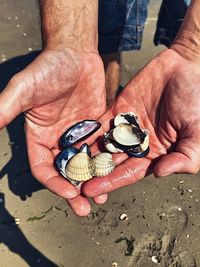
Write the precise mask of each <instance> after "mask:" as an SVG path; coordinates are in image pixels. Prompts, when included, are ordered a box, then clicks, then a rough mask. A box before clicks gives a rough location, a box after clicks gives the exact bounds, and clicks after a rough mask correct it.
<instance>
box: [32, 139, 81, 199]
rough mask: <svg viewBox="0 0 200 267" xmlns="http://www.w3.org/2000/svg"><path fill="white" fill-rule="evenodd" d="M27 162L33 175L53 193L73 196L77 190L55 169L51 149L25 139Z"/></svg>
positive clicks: (68, 196)
mask: <svg viewBox="0 0 200 267" xmlns="http://www.w3.org/2000/svg"><path fill="white" fill-rule="evenodd" d="M27 143H28V155H29V162H30V167H31V171H32V174H33V176H34V177H35V178H36V179H37V180H38V181H40V182H41V183H42V184H43V185H44V186H45V187H47V188H48V189H49V190H50V191H52V192H53V193H55V194H57V195H59V196H61V197H63V198H74V197H76V196H77V194H78V192H77V190H76V188H75V187H74V186H73V185H72V184H71V183H69V182H68V181H67V180H66V179H64V178H63V177H61V176H60V175H59V174H58V172H57V170H56V169H55V167H54V165H53V162H54V157H53V153H52V152H51V150H49V149H48V148H46V147H44V146H42V145H39V144H35V143H33V142H31V141H30V140H28V139H27Z"/></svg>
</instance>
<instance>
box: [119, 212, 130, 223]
mask: <svg viewBox="0 0 200 267" xmlns="http://www.w3.org/2000/svg"><path fill="white" fill-rule="evenodd" d="M119 219H120V221H127V220H128V215H127V214H126V213H122V214H121V215H120V216H119Z"/></svg>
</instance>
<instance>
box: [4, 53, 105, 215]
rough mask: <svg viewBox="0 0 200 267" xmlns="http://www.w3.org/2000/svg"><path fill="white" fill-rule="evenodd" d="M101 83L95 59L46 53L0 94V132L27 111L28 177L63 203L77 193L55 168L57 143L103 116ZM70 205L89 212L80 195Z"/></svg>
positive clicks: (94, 56)
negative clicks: (80, 125) (75, 126)
mask: <svg viewBox="0 0 200 267" xmlns="http://www.w3.org/2000/svg"><path fill="white" fill-rule="evenodd" d="M104 83H105V78H104V69H103V64H102V61H101V59H100V57H99V56H98V54H96V53H94V52H91V53H81V52H75V51H73V50H66V49H62V50H61V49H59V50H58V49H45V50H44V51H43V52H42V53H41V54H40V55H39V56H38V57H37V58H36V59H35V60H34V61H33V62H32V63H31V64H30V65H29V66H28V67H27V68H25V69H24V70H23V71H21V72H20V73H18V74H16V75H15V76H14V77H13V78H12V79H11V80H10V82H9V83H8V85H7V87H6V88H5V90H4V91H3V92H2V93H1V95H0V129H1V128H3V127H4V126H6V125H7V124H8V123H10V122H11V121H12V120H13V119H14V118H15V117H16V116H17V115H18V114H19V113H21V112H25V132H26V140H27V147H28V154H29V161H30V166H31V171H32V174H33V175H34V176H35V177H36V178H37V179H38V180H39V181H40V182H41V183H42V184H43V185H44V186H46V187H47V188H48V189H49V190H51V191H52V192H54V193H56V194H58V195H60V196H62V197H64V198H66V199H69V198H70V199H71V198H74V197H76V196H77V195H78V194H79V193H78V190H77V189H76V188H75V187H74V186H73V185H72V184H70V183H69V182H68V181H66V179H64V178H63V177H61V176H60V175H59V174H58V172H57V171H56V169H55V168H54V166H53V161H54V158H55V156H56V154H57V153H58V152H59V149H58V139H59V138H60V136H61V134H62V133H63V132H64V131H65V130H66V129H67V128H68V127H69V126H71V125H72V124H74V123H75V122H77V121H80V120H83V119H97V118H99V117H100V116H101V115H102V114H103V113H104V111H105V90H104ZM99 200H101V197H100V198H99ZM97 202H98V198H97ZM100 202H101V201H100ZM70 205H71V206H72V208H73V209H74V211H75V212H76V213H77V214H79V215H84V214H87V213H88V212H89V209H90V206H89V202H88V201H87V200H86V199H84V198H83V197H82V196H78V197H77V198H75V199H74V200H73V201H71V202H70Z"/></svg>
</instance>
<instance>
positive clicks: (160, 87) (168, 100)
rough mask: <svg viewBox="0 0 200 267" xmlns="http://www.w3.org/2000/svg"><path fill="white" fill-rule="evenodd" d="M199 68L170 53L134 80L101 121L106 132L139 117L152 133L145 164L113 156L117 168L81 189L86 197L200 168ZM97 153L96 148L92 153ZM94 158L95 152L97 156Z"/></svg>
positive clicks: (139, 159)
mask: <svg viewBox="0 0 200 267" xmlns="http://www.w3.org/2000/svg"><path fill="white" fill-rule="evenodd" d="M199 75H200V71H199V68H198V66H195V65H194V64H191V63H190V62H188V61H187V60H185V59H183V58H181V57H180V56H179V55H177V54H176V53H175V52H174V51H173V50H171V49H169V50H167V51H165V52H164V53H162V54H161V55H159V56H158V57H156V58H154V59H153V60H152V61H151V62H150V63H149V64H148V65H147V66H145V67H144V69H143V70H142V71H140V73H138V74H137V75H136V77H135V78H133V79H132V80H131V81H130V82H129V83H128V85H127V86H126V88H125V90H124V91H123V92H122V93H121V95H120V96H119V97H118V99H117V100H116V101H115V103H114V105H113V106H112V108H111V110H109V111H108V112H107V113H106V114H105V115H104V116H103V117H102V118H101V121H102V123H103V128H104V131H108V130H109V121H110V120H111V119H112V118H113V117H114V116H115V115H116V114H118V113H119V112H127V111H133V112H135V113H136V114H138V116H139V118H140V122H141V126H142V128H147V129H148V130H149V131H150V153H149V155H148V156H147V157H145V158H128V157H127V155H125V154H116V155H114V159H115V161H116V163H117V164H119V166H118V167H117V168H116V170H115V171H114V172H113V173H112V174H110V175H108V176H107V177H105V178H100V179H99V178H95V179H94V180H91V181H89V182H88V183H86V184H85V185H84V192H85V194H86V195H88V196H96V195H98V194H103V193H106V192H110V191H112V190H114V189H116V188H119V187H121V186H125V185H128V184H131V183H134V182H136V181H138V180H139V179H141V178H142V177H144V176H145V175H147V174H149V173H150V172H152V171H153V172H154V173H155V174H156V175H158V176H164V175H167V174H170V173H174V172H190V173H195V172H197V171H198V170H199V167H200V159H199V152H200V107H199V103H198V102H199V94H200V93H199V90H200V88H199V84H200V78H199V77H200V76H199ZM93 149H94V150H98V149H97V146H94V147H93ZM95 153H96V152H95Z"/></svg>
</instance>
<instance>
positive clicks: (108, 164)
mask: <svg viewBox="0 0 200 267" xmlns="http://www.w3.org/2000/svg"><path fill="white" fill-rule="evenodd" d="M93 162H94V165H95V172H94V175H95V176H98V177H101V176H105V175H108V174H109V173H111V172H112V171H113V170H114V169H115V162H114V161H113V159H112V155H111V154H110V153H106V152H105V153H100V154H98V155H96V156H94V157H93Z"/></svg>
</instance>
